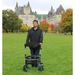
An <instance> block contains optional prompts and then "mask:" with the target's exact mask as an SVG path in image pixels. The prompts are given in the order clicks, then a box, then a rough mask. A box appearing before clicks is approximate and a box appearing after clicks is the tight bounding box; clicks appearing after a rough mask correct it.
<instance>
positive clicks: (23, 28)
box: [20, 25, 28, 32]
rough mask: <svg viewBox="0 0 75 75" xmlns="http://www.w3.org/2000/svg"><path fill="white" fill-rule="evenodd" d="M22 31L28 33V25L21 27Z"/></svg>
mask: <svg viewBox="0 0 75 75" xmlns="http://www.w3.org/2000/svg"><path fill="white" fill-rule="evenodd" d="M20 29H21V31H23V32H25V31H28V27H27V26H26V25H22V27H20Z"/></svg>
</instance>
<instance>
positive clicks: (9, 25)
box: [2, 9, 23, 32]
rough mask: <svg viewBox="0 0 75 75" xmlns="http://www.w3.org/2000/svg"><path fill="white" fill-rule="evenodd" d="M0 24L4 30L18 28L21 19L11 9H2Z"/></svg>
mask: <svg viewBox="0 0 75 75" xmlns="http://www.w3.org/2000/svg"><path fill="white" fill-rule="evenodd" d="M2 18H3V21H2V24H3V28H4V29H5V30H6V32H7V30H11V31H12V32H13V30H18V29H20V27H21V25H22V23H23V21H22V20H21V19H19V18H18V16H17V14H16V13H15V12H14V11H13V10H9V9H7V10H3V11H2Z"/></svg>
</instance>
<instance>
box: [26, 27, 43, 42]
mask: <svg viewBox="0 0 75 75" xmlns="http://www.w3.org/2000/svg"><path fill="white" fill-rule="evenodd" d="M29 40H30V42H37V43H43V32H42V29H40V28H39V27H38V28H37V29H36V30H34V28H33V27H32V28H31V29H30V30H29V31H28V35H27V39H26V43H27V42H29Z"/></svg>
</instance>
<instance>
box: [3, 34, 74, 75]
mask: <svg viewBox="0 0 75 75" xmlns="http://www.w3.org/2000/svg"><path fill="white" fill-rule="evenodd" d="M26 37H27V33H12V34H3V39H2V40H3V41H2V42H3V43H2V44H3V47H2V48H3V50H2V57H3V58H2V63H3V64H2V67H3V68H2V69H3V71H2V73H3V75H72V74H73V73H72V68H73V66H72V62H73V59H72V58H73V57H72V54H73V52H72V37H73V36H72V35H70V34H67V35H64V34H43V44H42V50H41V60H42V63H43V64H44V71H42V72H41V71H37V70H38V69H35V67H34V68H31V65H29V68H28V69H27V71H28V72H24V71H23V65H24V63H25V62H24V59H25V58H24V54H25V48H24V43H25V41H26ZM26 54H27V55H30V50H29V48H26Z"/></svg>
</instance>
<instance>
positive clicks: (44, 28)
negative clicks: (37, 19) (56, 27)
mask: <svg viewBox="0 0 75 75" xmlns="http://www.w3.org/2000/svg"><path fill="white" fill-rule="evenodd" d="M49 25H50V24H49V23H48V22H46V21H45V20H43V21H42V22H41V23H40V26H39V27H40V28H41V29H42V31H45V32H46V31H48V28H49Z"/></svg>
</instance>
